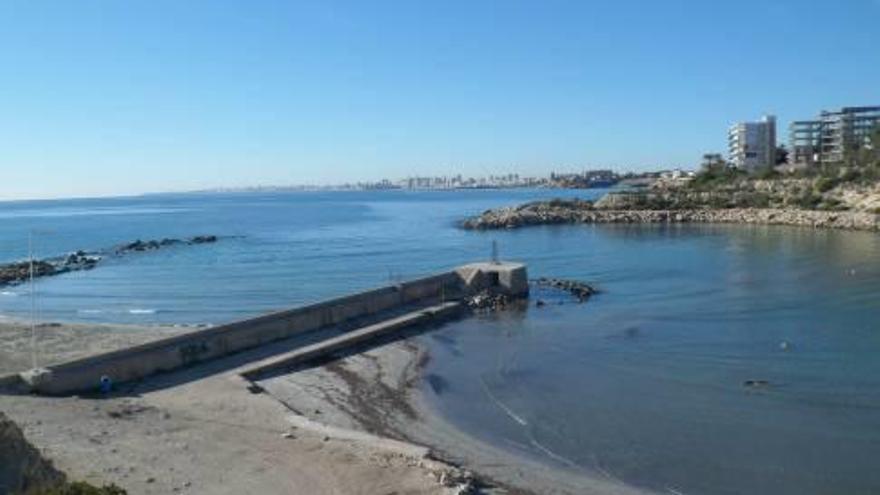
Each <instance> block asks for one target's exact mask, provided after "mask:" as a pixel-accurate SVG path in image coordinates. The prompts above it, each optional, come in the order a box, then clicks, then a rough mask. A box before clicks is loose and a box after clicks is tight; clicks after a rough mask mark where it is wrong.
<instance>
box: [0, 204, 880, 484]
mask: <svg viewBox="0 0 880 495" xmlns="http://www.w3.org/2000/svg"><path fill="white" fill-rule="evenodd" d="M589 194H593V195H598V194H600V192H596V191H590V192H589ZM560 195H579V196H583V195H584V192H583V191H581V192H574V191H462V192H423V193H406V192H372V193H275V194H265V193H262V194H225V195H162V196H145V197H138V198H121V199H101V200H72V201H45V202H17V203H0V262H2V261H10V260H14V259H21V258H24V257H26V256H27V235H28V231H29V230H31V229H33V230H35V231H36V232H37V233H36V236H35V239H36V243H35V245H36V249H37V254H38V255H39V256H50V255H59V254H63V253H65V252H68V251H72V250H76V249H87V250H88V249H101V248H106V247H109V246H113V245H116V244H120V243H124V242H129V241H132V240H134V239H138V238H140V239H157V238H163V237H189V236H193V235H197V234H217V235H221V236H224V238H223V239H221V241H220V242H218V243H216V244H211V245H203V246H188V247H187V246H178V247H173V248H168V249H164V250H161V251H157V252H151V253H139V254H132V255H128V256H125V257H120V258H112V259H108V260H106V262H105V263H104V264H103V265H101V266H99V267H98V268H96V269H95V270H93V271H89V272H76V273H70V274H66V275H63V276H59V277H53V278H48V279H44V280H41V281H39V282H38V283H37V295H38V298H37V301H38V306H39V312H40V314H41V317H42V318H44V319H55V320H90V321H124V322H128V323H185V324H192V323H206V322H211V323H218V322H222V321H228V320H232V319H236V318H241V317H245V316H250V315H254V314H257V313H261V312H265V311H269V310H272V309H278V308H284V307H289V306H291V305H295V304H301V303H304V302H309V301H315V300H319V299H322V298H325V297H329V296H336V295H342V294H345V293H348V292H351V291H353V290H359V289H363V288H368V287H372V286H377V285H381V284H385V283H387V282H388V280H389V278H397V277H404V278H408V277H412V276H417V275H424V274H428V273H431V272H436V271H439V270H442V269H447V268H449V267H452V266H455V265H457V264H460V263H463V262H468V261H473V260H475V259H484V258H487V257H488V255H489V252H490V245H491V241H492V240H493V239H497V240H498V241H499V244H500V246H501V254H502V257H505V258H509V259H519V260H523V261H525V262H527V263H528V265H529V270H530V272H531V275H532V276H541V275H544V276H559V277H566V278H575V279H581V280H585V281H588V282H591V283H595V284H596V285H598V286H599V287H600V288H601V289H603V293H602V294H601V295H599V296H597V297H595V298H594V299H592V300H590V301H589V302H587V303H585V304H574V303H573V302H572V301H570V300H569V299H568V298H567V297H565V296H564V295H559V294H554V293H544V292H541V293H536V294H535V297H541V298H544V299H546V300H547V301H548V302H549V303H550V304H548V305H546V306H544V307H542V308H535V307H534V306H533V307H530V308H529V309H528V310H527V311H524V312H509V313H503V314H499V315H496V316H491V317H485V318H482V319H470V320H465V321H461V322H458V323H454V324H452V325H449V326H447V327H445V328H443V329H440V330H439V331H436V332H434V333H432V334H430V335H427V336H424V337H423V339H424V340H425V341H426V342H427V343H428V345H429V346H430V348H431V351H432V353H433V355H434V359H433V360H432V361H431V362H430V364H429V368H428V370H427V372H428V375H427V376H426V380H425V389H426V391H428V396H429V397H432V398H433V399H432V401H431V402H432V403H433V405H434V407H436V408H437V409H438V411H439V412H440V413H442V414H443V415H444V416H445V417H446V418H447V419H448V420H449V421H450V422H452V423H453V424H455V425H457V426H459V427H461V428H462V429H464V430H466V431H468V432H470V433H472V434H473V435H474V436H476V437H477V438H480V439H483V440H486V441H489V442H491V443H493V444H496V445H499V446H502V447H505V448H508V449H511V450H514V451H517V452H521V453H523V454H524V455H528V456H532V457H535V458H537V459H540V460H542V461H544V462H547V463H550V464H553V465H559V466H564V467H568V468H570V469H576V470H582V471H584V472H589V473H593V474H596V473H598V474H599V475H601V476H608V477H612V478H617V479H622V480H625V481H627V482H629V483H633V484H637V485H639V486H644V487H648V488H652V489H656V490H658V491H661V492H665V493H675V492H680V493H685V494H692V493H708V494H714V493H717V494H726V493H783V494H786V493H791V494H795V493H797V494H803V493H815V494H820V493H821V494H834V493H840V494H844V493H846V494H852V493H877V492H880V472H878V471H877V470H876V469H875V466H876V458H877V457H878V456H880V360H877V359H876V356H877V355H878V351H880V329H878V328H877V323H876V322H877V321H880V320H878V316H880V298H878V297H877V294H878V293H880V236H877V235H875V234H870V233H856V232H834V231H813V230H809V229H798V228H787V227H760V226H675V227H665V226H556V227H536V228H528V229H522V230H514V231H502V232H465V231H461V230H458V229H456V228H455V227H454V223H455V221H456V220H458V219H460V218H461V217H462V216H464V215H467V214H474V213H478V212H480V211H482V210H484V209H486V208H489V207H494V206H498V205H505V204H508V205H509V204H517V203H520V202H523V201H527V200H531V199H538V198H546V197H552V196H560ZM27 295H28V293H27V288H26V287H23V286H18V287H11V288H9V287H6V288H3V289H2V292H0V316H3V315H8V316H15V317H26V316H27V315H28V311H29V299H30V298H29V297H27ZM559 302H562V303H563V304H562V305H559V304H558V303H559ZM783 342H785V343H786V345H785V347H786V348H785V349H783V345H782V344H783ZM751 379H754V380H766V381H767V382H768V385H767V386H761V387H757V388H753V387H745V386H744V385H743V382H744V381H746V380H751ZM670 490H672V491H670Z"/></svg>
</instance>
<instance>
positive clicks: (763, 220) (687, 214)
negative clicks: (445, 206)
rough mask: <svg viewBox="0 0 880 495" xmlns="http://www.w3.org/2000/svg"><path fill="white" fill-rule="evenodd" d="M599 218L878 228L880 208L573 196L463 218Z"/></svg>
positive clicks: (521, 223)
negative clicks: (607, 202)
mask: <svg viewBox="0 0 880 495" xmlns="http://www.w3.org/2000/svg"><path fill="white" fill-rule="evenodd" d="M603 223H623V224H636V223H655V224H660V223H666V224H673V223H724V224H731V223H736V224H753V225H788V226H796V227H811V228H829V229H843V230H861V231H871V232H877V231H880V214H876V213H868V212H853V211H820V210H799V209H790V208H789V209H781V208H779V209H777V208H729V209H682V210H637V209H621V210H617V209H596V208H593V207H592V205H590V206H589V207H586V206H583V205H579V204H578V203H576V202H572V203H568V202H561V203H560V204H555V203H554V202H552V201H551V202H538V203H528V204H525V205H521V206H517V207H506V208H497V209H493V210H488V211H485V212H483V213H482V214H480V215H478V216H475V217H471V218H467V219H465V220H464V221H462V222H461V227H462V228H464V229H467V230H494V229H515V228H520V227H526V226H533V225H558V224H603Z"/></svg>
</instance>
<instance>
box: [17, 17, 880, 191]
mask: <svg viewBox="0 0 880 495" xmlns="http://www.w3.org/2000/svg"><path fill="white" fill-rule="evenodd" d="M756 16H760V18H761V22H756V21H755V18H756ZM878 16H880V2H878V1H877V0H850V1H847V2H844V3H836V4H833V3H829V2H822V1H818V0H808V1H796V0H780V1H776V2H772V3H770V2H761V1H758V0H743V1H742V2H737V3H721V4H718V3H714V2H713V3H707V2H700V1H697V0H675V1H672V2H662V3H661V2H649V1H642V2H636V1H632V2H617V3H607V2H601V3H599V2H567V1H551V2H464V1H450V2H441V3H435V4H428V3H423V2H402V1H401V2H377V3H369V4H364V3H360V2H333V1H330V2H286V1H255V2H247V3H244V2H224V3H218V2H209V1H207V0H204V1H202V0H193V1H189V2H175V1H171V0H158V1H154V2H143V3H122V2H109V1H100V0H94V1H84V2H76V3H71V2H64V1H60V0H56V1H46V2H4V3H2V4H0V108H3V112H2V113H0V177H2V180H0V200H7V199H30V198H34V199H42V198H55V197H82V196H111V195H130V194H140V193H149V192H166V191H167V192H175V191H189V190H199V189H214V188H247V187H254V186H266V185H293V184H315V185H330V184H341V183H345V182H349V183H350V182H371V181H379V180H381V179H383V178H389V179H401V178H405V177H407V176H441V175H457V174H462V175H466V176H489V175H502V174H507V173H517V174H519V175H521V176H535V177H541V176H546V175H548V174H549V173H550V172H551V171H554V170H556V171H570V172H577V171H581V170H584V169H587V168H613V169H616V170H618V171H630V170H631V171H644V170H655V169H669V168H674V167H687V168H696V167H697V166H698V165H699V161H700V157H701V156H702V155H703V153H706V152H712V151H717V152H723V151H724V150H725V149H726V148H727V142H726V139H727V135H726V130H727V129H728V127H729V126H730V125H731V124H733V123H735V122H740V121H745V120H750V119H753V118H754V117H755V116H760V115H764V114H773V115H776V116H777V117H778V119H779V120H778V126H779V129H780V130H785V129H787V128H788V125H789V123H790V122H791V121H793V120H802V119H805V118H810V117H811V116H813V115H814V114H815V113H816V111H817V110H818V109H823V108H837V107H845V106H851V105H865V104H868V105H870V104H877V103H878V102H880V94H878V90H877V88H878V87H880V66H878V64H877V63H875V62H876V60H877V56H878V54H877V49H876V47H877V46H880V30H877V29H876V19H877V18H878ZM813 32H821V33H822V34H823V35H822V36H811V33H813ZM779 141H780V142H785V139H784V136H783V135H782V134H780V139H779Z"/></svg>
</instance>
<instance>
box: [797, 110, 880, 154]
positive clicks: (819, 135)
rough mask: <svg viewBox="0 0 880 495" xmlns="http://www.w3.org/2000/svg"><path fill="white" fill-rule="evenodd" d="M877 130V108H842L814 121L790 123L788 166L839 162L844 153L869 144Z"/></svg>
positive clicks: (879, 122) (820, 115)
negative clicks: (872, 134) (789, 164)
mask: <svg viewBox="0 0 880 495" xmlns="http://www.w3.org/2000/svg"><path fill="white" fill-rule="evenodd" d="M877 126H880V106H875V107H844V108H841V109H840V110H834V111H823V112H822V113H821V114H819V118H818V119H816V120H798V121H795V122H792V123H791V126H790V127H789V142H790V144H791V154H790V155H789V162H790V163H792V164H796V165H813V164H816V163H837V162H842V161H843V160H844V158H845V157H846V153H847V151H850V150H855V149H858V148H861V147H864V146H867V145H870V144H872V143H871V142H870V138H871V133H872V132H873V131H874V129H876V128H877ZM875 144H876V143H875Z"/></svg>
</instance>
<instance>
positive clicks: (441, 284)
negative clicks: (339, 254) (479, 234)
mask: <svg viewBox="0 0 880 495" xmlns="http://www.w3.org/2000/svg"><path fill="white" fill-rule="evenodd" d="M483 265H485V266H483ZM463 268H465V267H462V269H463ZM466 268H467V269H466V270H465V271H466V273H467V274H468V276H469V278H470V279H467V278H465V277H463V272H462V269H458V270H454V271H450V272H444V273H440V274H438V275H433V276H429V277H425V278H420V279H417V280H411V281H407V282H402V283H399V284H395V285H391V286H386V287H380V288H378V289H373V290H368V291H364V292H360V293H357V294H352V295H349V296H344V297H339V298H335V299H330V300H327V301H323V302H319V303H315V304H310V305H307V306H302V307H299V308H295V309H291V310H286V311H280V312H277V313H271V314H267V315H263V316H259V317H256V318H250V319H247V320H242V321H237V322H233V323H229V324H226V325H220V326H216V327H212V328H208V329H204V330H199V331H195V332H191V333H188V334H185V335H180V336H176V337H171V338H167V339H162V340H158V341H155V342H150V343H147V344H142V345H138V346H134V347H130V348H126V349H121V350H118V351H114V352H109V353H105V354H100V355H97V356H92V357H88V358H83V359H78V360H76V361H71V362H68V363H63V364H58V365H53V366H49V367H47V368H45V369H39V370H30V371H28V372H25V373H22V374H21V377H22V379H23V381H24V382H25V383H26V384H27V385H28V386H29V388H30V389H31V390H32V391H35V392H39V393H43V394H49V395H62V394H68V393H74V392H78V391H83V390H94V389H96V388H97V387H98V385H99V381H100V379H101V377H102V376H107V377H110V378H111V379H112V380H113V382H114V383H120V382H128V381H133V380H137V379H140V378H144V377H146V376H149V375H152V374H155V373H158V372H162V371H169V370H173V369H176V368H180V367H183V366H187V365H191V364H194V363H198V362H202V361H207V360H210V359H216V358H219V357H222V356H226V355H229V354H232V353H235V352H239V351H243V350H246V349H250V348H254V347H257V346H260V345H263V344H267V343H270V342H274V341H278V340H281V339H285V338H288V337H292V336H294V335H297V334H301V333H304V332H309V331H313V330H317V329H320V328H324V327H328V326H332V325H337V324H340V323H343V322H346V321H349V320H352V319H355V318H360V317H364V316H371V315H375V314H378V313H381V312H383V311H388V310H391V309H394V308H399V307H402V306H405V305H409V304H414V303H418V302H420V301H426V300H431V299H434V300H437V299H444V300H455V299H459V298H462V297H464V296H465V295H467V294H468V293H470V292H473V291H476V290H483V289H485V288H487V287H489V286H492V285H494V286H495V287H496V288H497V289H498V290H501V291H508V292H511V293H518V292H521V290H522V287H521V286H520V284H519V283H517V284H516V288H514V287H512V286H511V287H506V286H505V285H504V283H505V282H504V281H509V280H515V281H517V282H519V281H525V267H524V266H523V265H518V264H480V266H478V265H468V266H467V267H466ZM475 270H476V271H475ZM480 270H482V271H483V272H486V273H496V272H510V271H515V272H517V273H518V275H514V276H511V275H510V274H509V273H507V274H501V275H498V274H496V275H493V276H488V277H487V276H478V275H479V274H478V273H477V272H480ZM526 290H527V286H526Z"/></svg>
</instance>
